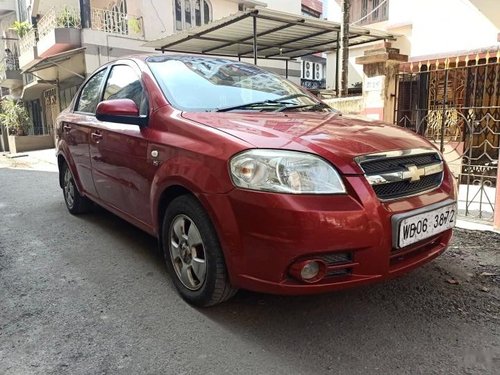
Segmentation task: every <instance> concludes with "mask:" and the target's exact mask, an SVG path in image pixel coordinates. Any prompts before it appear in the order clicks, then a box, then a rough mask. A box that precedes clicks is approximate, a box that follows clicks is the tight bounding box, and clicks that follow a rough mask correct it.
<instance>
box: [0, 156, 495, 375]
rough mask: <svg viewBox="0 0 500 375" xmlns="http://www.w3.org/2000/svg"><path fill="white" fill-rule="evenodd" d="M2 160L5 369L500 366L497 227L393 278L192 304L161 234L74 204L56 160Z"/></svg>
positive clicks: (354, 370) (0, 358)
mask: <svg viewBox="0 0 500 375" xmlns="http://www.w3.org/2000/svg"><path fill="white" fill-rule="evenodd" d="M6 166H7V165H6V164H4V165H3V167H2V165H0V374H5V375H7V374H462V373H467V374H477V373H484V374H490V373H491V374H493V373H495V371H494V368H497V370H498V368H500V362H499V361H500V349H499V341H500V338H499V337H500V336H499V315H498V313H499V294H498V281H499V279H498V273H497V272H498V271H499V269H498V248H499V246H498V245H499V243H500V241H499V237H497V236H496V235H493V234H491V238H488V240H487V241H486V242H485V243H486V245H484V246H483V245H481V246H477V243H478V242H477V241H476V240H475V239H474V238H473V239H472V240H470V241H466V239H467V238H468V237H467V236H469V235H470V233H469V232H465V231H458V233H457V238H458V237H460V238H459V239H461V240H460V241H458V242H456V244H455V245H454V246H453V247H452V248H451V249H450V250H449V251H448V252H447V253H446V254H445V255H443V256H442V257H440V258H439V259H437V260H436V261H434V262H433V263H431V264H428V265H426V266H425V267H423V268H421V269H419V270H417V271H415V272H413V273H411V274H409V275H407V276H405V277H403V278H399V279H397V280H393V281H390V282H386V283H383V284H377V285H374V286H370V287H365V288H361V289H354V290H348V291H344V292H340V293H335V294H329V295H320V296H309V297H277V296H270V295H263V294H256V293H251V292H245V291H243V292H239V293H238V294H237V296H236V297H235V298H234V299H233V300H231V301H230V302H228V303H226V304H223V305H220V306H217V307H214V308H210V309H195V308H193V307H191V306H189V305H187V304H186V303H184V302H183V301H182V300H181V299H180V298H179V297H178V296H177V294H176V292H175V290H174V287H173V284H172V283H171V281H170V280H169V278H168V276H167V274H166V271H165V268H164V266H163V262H162V259H161V257H160V255H159V253H158V252H157V250H156V243H155V240H154V239H153V238H151V237H149V236H148V235H146V234H144V233H143V232H141V231H140V230H138V229H135V228H134V227H132V226H131V225H129V224H127V223H125V222H124V221H122V220H120V219H118V218H117V217H115V216H113V215H112V214H109V213H107V212H106V211H104V210H96V212H94V213H92V214H88V215H85V216H81V217H75V216H71V215H70V214H69V213H68V212H67V211H66V208H65V206H64V202H63V196H62V192H61V190H60V189H59V187H58V184H57V174H56V173H55V172H43V171H35V170H29V169H11V168H6ZM481 236H483V235H482V234H481V235H479V237H481ZM466 237H467V238H466ZM479 237H478V238H479ZM481 238H483V239H484V238H485V237H481ZM462 240H463V242H461V241H462ZM488 244H490V245H488ZM488 246H490V247H488Z"/></svg>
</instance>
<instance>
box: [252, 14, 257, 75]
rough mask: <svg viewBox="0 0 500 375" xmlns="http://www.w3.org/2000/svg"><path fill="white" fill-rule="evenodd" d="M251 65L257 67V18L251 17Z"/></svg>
mask: <svg viewBox="0 0 500 375" xmlns="http://www.w3.org/2000/svg"><path fill="white" fill-rule="evenodd" d="M253 64H254V65H257V17H255V16H254V17H253Z"/></svg>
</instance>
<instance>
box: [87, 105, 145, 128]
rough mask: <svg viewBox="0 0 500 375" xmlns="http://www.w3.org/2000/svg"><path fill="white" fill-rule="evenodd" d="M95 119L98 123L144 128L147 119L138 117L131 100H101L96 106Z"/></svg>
mask: <svg viewBox="0 0 500 375" xmlns="http://www.w3.org/2000/svg"><path fill="white" fill-rule="evenodd" d="M95 117H96V118H97V119H98V120H99V121H109V122H118V123H121V124H131V125H139V126H145V125H146V124H147V117H146V116H141V115H139V108H138V107H137V104H135V102H134V101H133V100H131V99H110V100H103V101H102V102H100V103H99V104H98V105H97V109H96V113H95Z"/></svg>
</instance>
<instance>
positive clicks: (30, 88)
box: [21, 80, 55, 101]
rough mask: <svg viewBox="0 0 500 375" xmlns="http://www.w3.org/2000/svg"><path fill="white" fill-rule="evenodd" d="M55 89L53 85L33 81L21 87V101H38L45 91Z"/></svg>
mask: <svg viewBox="0 0 500 375" xmlns="http://www.w3.org/2000/svg"><path fill="white" fill-rule="evenodd" d="M53 87H55V83H50V82H41V81H39V80H35V81H33V82H31V83H29V84H27V85H26V86H24V87H23V92H22V94H21V99H22V100H24V101H29V100H35V99H40V97H41V96H42V93H43V92H44V91H45V90H48V89H51V88H53Z"/></svg>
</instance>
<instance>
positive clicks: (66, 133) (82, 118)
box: [62, 69, 107, 197]
mask: <svg viewBox="0 0 500 375" xmlns="http://www.w3.org/2000/svg"><path fill="white" fill-rule="evenodd" d="M106 72H107V69H103V70H101V71H99V72H97V73H96V74H95V75H94V76H93V77H92V78H90V79H89V80H88V81H87V82H86V83H85V86H84V87H83V88H82V91H81V93H80V96H79V98H78V100H77V102H76V105H75V110H74V112H73V113H70V114H68V116H65V119H66V121H65V122H64V123H63V124H62V137H63V138H64V139H65V140H66V143H67V145H68V148H69V151H70V152H69V154H70V155H71V156H72V157H73V162H74V164H75V167H76V173H77V176H75V177H76V178H78V179H79V181H80V184H81V186H82V187H83V190H84V191H85V193H86V194H88V195H91V196H94V197H95V196H97V191H96V189H95V186H94V181H93V178H92V168H91V163H90V149H89V144H90V136H91V134H92V132H93V131H94V127H95V126H96V124H97V120H96V118H95V109H96V107H97V104H98V103H99V94H100V92H101V88H102V85H103V84H104V78H105V77H106Z"/></svg>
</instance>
